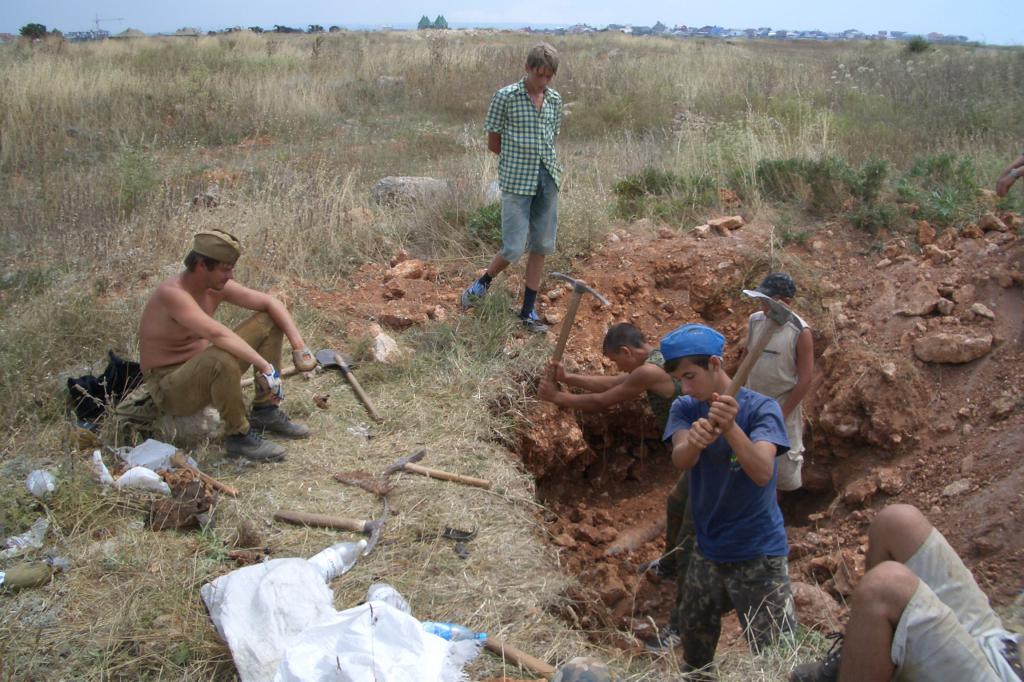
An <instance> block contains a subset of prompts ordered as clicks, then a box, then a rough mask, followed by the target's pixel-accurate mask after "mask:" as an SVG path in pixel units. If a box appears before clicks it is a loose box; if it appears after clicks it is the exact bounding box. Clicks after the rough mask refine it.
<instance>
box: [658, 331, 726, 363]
mask: <svg viewBox="0 0 1024 682" xmlns="http://www.w3.org/2000/svg"><path fill="white" fill-rule="evenodd" d="M724 348H725V337H724V336H722V335H721V334H719V333H718V332H716V331H715V330H714V329H712V328H711V327H705V326H704V325H702V324H684V325H683V326H682V327H677V328H676V329H673V330H672V331H670V332H669V333H668V334H665V336H663V337H662V338H661V354H662V355H663V356H664V357H665V360H666V361H668V360H675V359H676V358H688V357H692V356H694V355H717V356H719V357H721V355H722V350H723V349H724Z"/></svg>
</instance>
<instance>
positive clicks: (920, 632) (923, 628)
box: [891, 528, 1018, 682]
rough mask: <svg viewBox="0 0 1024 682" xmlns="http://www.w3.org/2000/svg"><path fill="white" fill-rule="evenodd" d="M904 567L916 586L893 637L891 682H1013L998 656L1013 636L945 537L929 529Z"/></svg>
mask: <svg viewBox="0 0 1024 682" xmlns="http://www.w3.org/2000/svg"><path fill="white" fill-rule="evenodd" d="M906 566H907V568H909V569H910V570H911V571H913V572H914V573H915V574H916V575H917V576H918V577H919V578H920V579H921V582H920V583H919V584H918V586H917V590H916V591H915V592H914V596H913V597H911V599H910V602H909V603H908V604H907V607H906V608H905V609H904V610H903V614H902V615H901V616H900V620H899V623H898V624H897V626H896V632H895V633H894V634H893V638H892V650H891V655H892V662H893V664H894V665H895V666H896V675H895V677H894V679H897V680H922V681H924V680H957V681H960V680H963V681H964V682H967V681H971V682H975V681H985V682H988V681H989V680H991V681H992V682H999V681H1000V680H1002V681H1003V682H1009V681H1011V680H1012V681H1014V682H1016V680H1018V677H1017V675H1016V674H1015V673H1014V672H1013V671H1012V670H1011V669H1010V667H1009V664H1008V663H1007V662H1006V659H1005V658H1003V656H1002V647H1003V640H1004V639H1006V638H1013V637H1014V635H1011V634H1010V633H1008V632H1006V631H1005V630H1003V627H1002V622H1001V621H1000V620H999V617H998V616H997V615H996V614H995V612H994V611H993V610H992V607H991V606H990V605H989V603H988V597H986V596H985V594H984V593H983V592H982V591H981V589H980V588H979V587H978V584H977V583H976V582H975V581H974V576H972V575H971V572H970V571H969V570H967V567H966V566H964V563H963V561H961V560H960V557H959V556H957V554H956V552H954V551H953V548H952V547H950V546H949V543H948V542H946V538H944V537H943V536H942V534H941V533H940V532H939V531H937V530H936V529H934V528H933V529H932V532H931V534H930V535H929V536H928V539H927V540H925V542H924V544H922V545H921V547H920V548H919V549H918V550H917V552H915V553H914V556H912V557H910V559H909V560H908V561H907V562H906Z"/></svg>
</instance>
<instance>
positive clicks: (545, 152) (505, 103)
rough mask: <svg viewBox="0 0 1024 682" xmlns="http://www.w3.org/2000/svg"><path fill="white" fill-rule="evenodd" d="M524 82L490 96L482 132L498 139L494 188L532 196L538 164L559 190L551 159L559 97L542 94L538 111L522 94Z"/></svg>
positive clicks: (558, 175)
mask: <svg viewBox="0 0 1024 682" xmlns="http://www.w3.org/2000/svg"><path fill="white" fill-rule="evenodd" d="M525 83H526V79H525V78H524V79H522V80H520V81H519V82H518V83H513V84H512V85H506V86H505V87H503V88H502V89H501V90H498V91H497V92H496V93H494V97H492V98H491V106H490V107H488V109H487V118H486V119H485V120H484V130H486V131H487V132H489V133H498V134H499V135H501V154H500V155H498V186H499V187H501V189H502V191H504V192H511V193H513V194H531V195H532V194H536V193H537V183H538V176H539V175H540V164H541V162H543V163H544V166H545V167H546V168H547V170H548V173H550V174H551V177H552V179H553V180H554V181H555V185H556V186H558V187H561V186H562V166H561V165H559V163H558V159H557V158H555V137H556V136H557V135H558V131H559V130H560V129H561V127H562V96H561V95H559V94H558V93H557V92H555V91H554V90H552V89H551V88H546V89H545V90H544V104H543V105H542V106H541V108H540V111H539V112H538V111H537V107H535V106H534V105H533V100H531V99H530V95H529V93H528V92H526V84H525Z"/></svg>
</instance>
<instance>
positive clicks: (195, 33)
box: [0, 21, 970, 44]
mask: <svg viewBox="0 0 1024 682" xmlns="http://www.w3.org/2000/svg"><path fill="white" fill-rule="evenodd" d="M252 28H253V29H259V31H263V32H266V33H273V32H280V33H328V32H336V31H340V30H345V29H344V28H342V27H339V26H331V27H330V29H329V30H324V29H323V27H321V26H318V25H314V26H310V27H308V28H307V29H302V28H291V27H287V26H275V27H274V28H271V29H262V28H260V27H252ZM275 29H277V30H276V31H275ZM244 30H250V29H246V28H243V27H240V26H238V27H233V28H227V29H223V30H219V31H207V32H203V31H200V30H199V29H195V28H182V29H178V30H177V31H175V32H173V33H158V34H153V35H163V36H174V37H199V36H202V35H218V34H222V33H232V32H236V31H244ZM352 30H370V31H373V30H381V31H389V30H390V31H394V30H409V31H412V30H417V29H416V25H415V24H408V25H401V26H397V27H396V26H358V27H355V28H353V29H352ZM421 30H422V29H421ZM425 30H438V29H425ZM441 30H445V29H441ZM446 30H451V31H458V30H498V31H518V32H523V33H537V34H546V35H587V34H594V33H605V32H617V33H623V34H626V35H634V36H658V37H668V38H723V39H733V38H747V39H766V40H818V41H828V40H833V41H835V40H910V39H911V38H914V37H917V36H920V37H922V38H924V39H925V40H927V41H929V42H932V43H953V44H956V43H967V42H970V39H969V38H968V37H967V36H963V35H945V34H942V33H935V32H932V33H927V34H920V33H912V32H909V31H877V32H875V33H865V32H863V31H860V30H857V29H847V30H845V31H838V32H829V31H821V30H810V31H795V30H790V29H785V28H770V27H759V28H725V27H723V26H700V27H696V26H685V25H677V26H674V27H672V28H669V27H668V26H666V25H665V24H663V23H661V22H660V21H659V22H657V23H656V24H654V26H635V25H629V24H608V25H607V26H605V27H604V28H596V27H593V26H590V25H588V24H575V25H573V26H568V27H564V26H551V25H543V26H538V27H536V28H533V27H530V26H517V27H511V26H510V25H504V26H502V25H490V26H479V25H463V24H454V25H453V26H452V28H449V29H446ZM143 35H145V34H144V33H142V32H141V31H138V30H135V29H128V30H126V31H122V32H121V33H117V34H111V33H110V32H109V31H104V30H91V31H69V32H68V33H65V34H64V37H65V38H66V39H67V40H71V41H83V40H105V39H108V38H135V37H142V36H143ZM0 36H2V37H0V42H3V38H7V37H10V38H16V36H10V35H9V34H0Z"/></svg>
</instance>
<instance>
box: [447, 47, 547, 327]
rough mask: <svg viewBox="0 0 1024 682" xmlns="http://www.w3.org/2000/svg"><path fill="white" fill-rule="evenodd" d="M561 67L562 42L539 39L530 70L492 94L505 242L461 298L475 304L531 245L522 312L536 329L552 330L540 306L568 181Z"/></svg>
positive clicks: (491, 129)
mask: <svg viewBox="0 0 1024 682" xmlns="http://www.w3.org/2000/svg"><path fill="white" fill-rule="evenodd" d="M557 71H558V53H557V52H556V51H555V48H553V47H552V46H551V45H548V44H547V43H540V44H539V45H536V46H534V47H533V48H532V49H531V50H530V52H529V54H527V56H526V76H525V77H524V78H522V79H521V80H520V81H519V82H518V83H513V84H512V85H507V86H505V87H504V88H502V89H500V90H498V92H496V93H495V94H494V97H492V98H491V105H490V107H489V108H488V110H487V118H486V120H485V121H484V129H485V130H486V131H487V148H488V149H489V150H490V151H492V152H494V153H495V154H497V155H498V184H499V186H500V188H501V241H502V245H501V251H499V252H498V254H497V255H496V256H495V257H494V259H493V260H492V261H491V264H490V265H488V266H487V270H486V272H484V274H483V275H482V276H481V277H480V279H478V280H477V281H475V282H474V283H473V284H472V285H471V286H470V287H469V288H468V289H466V291H464V292H463V293H462V298H461V303H462V307H463V308H469V307H471V306H472V305H473V304H475V303H476V302H477V301H479V300H480V299H481V298H483V297H484V295H486V294H487V289H488V287H489V286H490V285H491V280H492V279H493V278H494V277H497V276H498V274H499V273H500V272H501V271H502V270H504V269H505V268H507V267H508V266H509V265H510V264H512V263H513V262H515V261H516V260H518V259H519V257H520V256H521V255H523V251H526V250H528V251H529V256H528V257H527V260H526V288H525V291H524V292H523V307H522V310H521V311H520V313H519V317H520V319H521V320H522V321H523V325H524V326H525V327H526V328H527V329H528V330H529V331H532V332H537V333H544V332H546V331H547V330H548V327H547V325H545V324H543V323H542V322H541V321H540V318H538V317H537V313H536V312H534V309H533V306H534V302H535V301H536V299H537V290H538V289H539V288H540V279H541V276H542V275H543V273H544V257H545V256H546V255H547V254H549V253H551V252H552V251H554V250H555V235H556V234H557V232H558V189H559V187H560V186H561V182H562V167H561V165H559V163H558V159H557V158H555V137H557V136H558V131H559V129H560V128H561V125H562V97H561V96H560V95H559V94H558V93H557V92H555V91H554V90H552V89H551V88H550V87H548V84H549V83H550V82H551V79H552V78H554V77H555V73H556V72H557Z"/></svg>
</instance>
